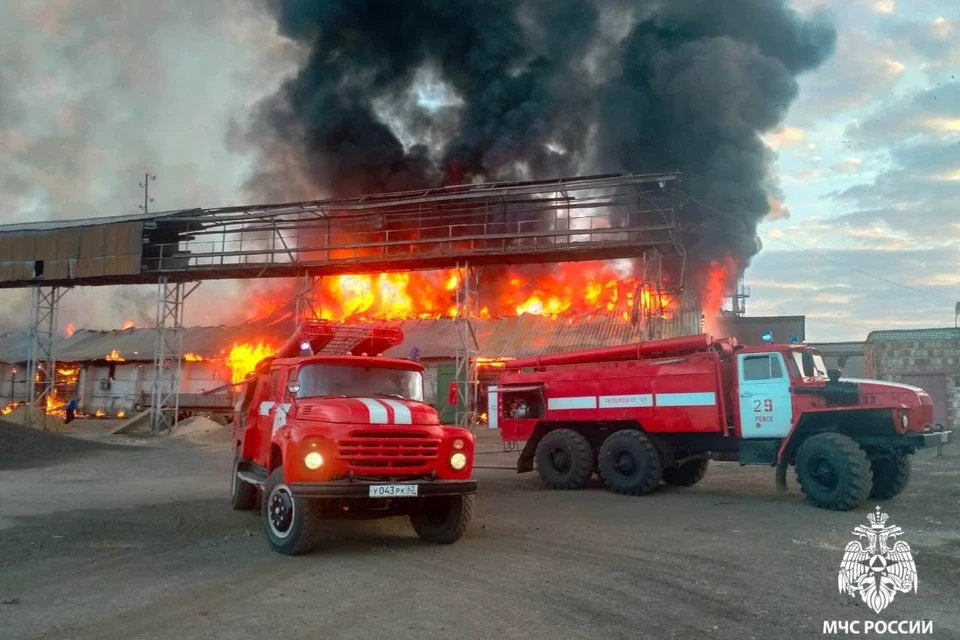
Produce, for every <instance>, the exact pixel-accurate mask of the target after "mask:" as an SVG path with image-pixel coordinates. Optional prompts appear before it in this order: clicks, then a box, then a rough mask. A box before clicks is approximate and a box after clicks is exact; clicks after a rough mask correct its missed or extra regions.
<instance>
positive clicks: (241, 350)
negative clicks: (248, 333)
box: [226, 342, 279, 384]
mask: <svg viewBox="0 0 960 640" xmlns="http://www.w3.org/2000/svg"><path fill="white" fill-rule="evenodd" d="M278 348H279V347H275V346H273V345H270V344H266V343H264V342H258V343H257V344H252V343H240V344H235V345H233V347H232V348H231V349H230V354H229V355H228V356H227V358H226V362H227V366H228V367H230V374H231V382H233V383H234V384H236V383H238V382H243V381H244V380H246V379H247V376H248V375H250V374H251V373H253V370H254V369H256V368H257V365H258V364H259V363H260V361H261V360H263V359H264V358H269V357H270V356H272V355H273V354H275V353H276V352H277V350H278Z"/></svg>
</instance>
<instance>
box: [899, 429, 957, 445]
mask: <svg viewBox="0 0 960 640" xmlns="http://www.w3.org/2000/svg"><path fill="white" fill-rule="evenodd" d="M904 437H907V438H910V439H911V440H912V441H914V442H915V443H916V447H917V448H918V449H923V448H926V447H942V446H943V445H945V444H950V443H951V442H953V431H921V432H919V433H912V434H910V435H908V436H904Z"/></svg>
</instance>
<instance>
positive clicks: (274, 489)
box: [260, 467, 320, 556]
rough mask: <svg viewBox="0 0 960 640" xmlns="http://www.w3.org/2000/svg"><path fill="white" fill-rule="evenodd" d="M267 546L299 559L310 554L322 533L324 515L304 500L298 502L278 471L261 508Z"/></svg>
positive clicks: (280, 470) (266, 490)
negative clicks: (301, 555) (302, 555)
mask: <svg viewBox="0 0 960 640" xmlns="http://www.w3.org/2000/svg"><path fill="white" fill-rule="evenodd" d="M260 516H261V518H260V519H261V520H263V532H264V534H265V535H266V538H267V544H269V545H270V548H271V549H273V550H274V551H276V552H277V553H282V554H284V555H288V556H296V555H300V554H301V553H307V552H308V551H310V550H311V549H312V548H313V547H314V545H315V544H316V541H317V534H318V532H319V529H320V511H319V509H317V507H316V505H314V504H312V503H311V502H310V501H309V500H306V499H304V498H296V497H294V496H293V492H292V491H291V490H290V487H289V486H287V484H286V483H285V482H284V481H283V467H277V468H276V469H274V470H273V473H271V474H270V477H269V478H267V483H266V484H265V485H264V487H263V501H262V502H261V507H260Z"/></svg>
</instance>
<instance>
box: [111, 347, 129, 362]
mask: <svg viewBox="0 0 960 640" xmlns="http://www.w3.org/2000/svg"><path fill="white" fill-rule="evenodd" d="M107 361H108V362H125V361H126V358H124V357H123V356H121V355H120V352H118V351H117V350H116V349H114V350H112V351H111V352H110V353H108V354H107Z"/></svg>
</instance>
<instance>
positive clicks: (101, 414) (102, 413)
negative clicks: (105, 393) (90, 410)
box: [94, 409, 107, 418]
mask: <svg viewBox="0 0 960 640" xmlns="http://www.w3.org/2000/svg"><path fill="white" fill-rule="evenodd" d="M94 415H95V416H96V417H97V418H105V417H107V412H106V411H104V410H103V409H97V412H96V413H95V414H94Z"/></svg>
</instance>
